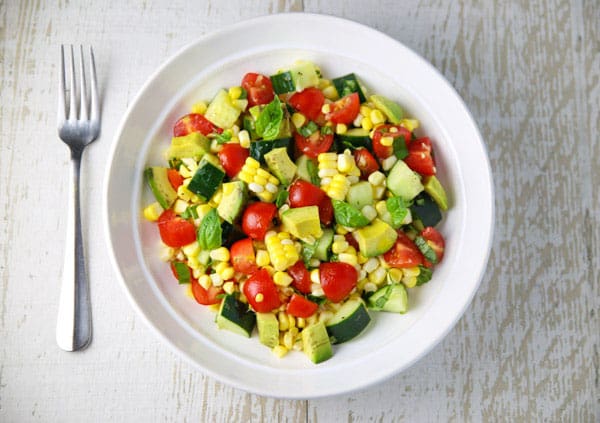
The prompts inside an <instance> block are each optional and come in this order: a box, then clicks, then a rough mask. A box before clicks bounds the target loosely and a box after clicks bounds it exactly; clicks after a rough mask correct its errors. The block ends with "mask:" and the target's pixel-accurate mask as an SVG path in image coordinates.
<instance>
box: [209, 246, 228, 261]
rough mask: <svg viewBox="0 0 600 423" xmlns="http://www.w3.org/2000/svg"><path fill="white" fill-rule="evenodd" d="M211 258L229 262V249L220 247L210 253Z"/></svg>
mask: <svg viewBox="0 0 600 423" xmlns="http://www.w3.org/2000/svg"><path fill="white" fill-rule="evenodd" d="M210 258H211V259H213V260H217V261H223V262H228V261H229V258H230V254H229V250H228V249H227V247H219V248H216V249H214V250H212V251H211V252H210Z"/></svg>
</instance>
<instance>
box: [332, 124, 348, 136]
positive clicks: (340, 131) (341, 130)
mask: <svg viewBox="0 0 600 423" xmlns="http://www.w3.org/2000/svg"><path fill="white" fill-rule="evenodd" d="M346 132H348V127H347V126H346V125H345V124H343V123H338V124H337V125H335V133H336V134H340V135H342V134H345V133H346Z"/></svg>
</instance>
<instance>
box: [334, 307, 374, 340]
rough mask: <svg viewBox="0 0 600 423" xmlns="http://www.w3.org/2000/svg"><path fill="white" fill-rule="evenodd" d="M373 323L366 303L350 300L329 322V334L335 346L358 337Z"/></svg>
mask: <svg viewBox="0 0 600 423" xmlns="http://www.w3.org/2000/svg"><path fill="white" fill-rule="evenodd" d="M370 321H371V316H369V312H368V311H367V308H366V307H365V304H364V302H363V301H362V300H361V299H359V298H357V299H353V300H348V301H346V302H345V303H344V305H342V307H340V309H339V310H338V311H337V312H336V313H335V314H334V316H333V317H332V318H331V319H330V320H329V322H327V326H326V327H327V333H328V334H329V337H330V339H331V342H332V343H333V344H341V343H342V342H346V341H349V340H351V339H352V338H354V337H356V336H358V334H360V333H361V332H362V331H363V330H364V329H365V328H366V327H367V325H368V324H369V322H370Z"/></svg>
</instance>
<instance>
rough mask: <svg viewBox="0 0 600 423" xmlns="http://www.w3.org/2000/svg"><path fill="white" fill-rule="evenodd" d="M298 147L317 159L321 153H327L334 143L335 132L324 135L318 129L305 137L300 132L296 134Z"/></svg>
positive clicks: (295, 138) (295, 139) (302, 151)
mask: <svg viewBox="0 0 600 423" xmlns="http://www.w3.org/2000/svg"><path fill="white" fill-rule="evenodd" d="M294 141H295V143H296V148H297V149H298V151H300V152H301V153H303V154H306V155H307V156H308V157H312V158H313V159H316V158H317V157H318V156H319V154H320V153H325V152H326V151H328V150H329V148H330V147H331V144H333V134H327V135H323V134H321V131H316V132H314V133H313V134H312V135H310V136H309V137H303V136H302V135H300V134H299V133H296V134H294Z"/></svg>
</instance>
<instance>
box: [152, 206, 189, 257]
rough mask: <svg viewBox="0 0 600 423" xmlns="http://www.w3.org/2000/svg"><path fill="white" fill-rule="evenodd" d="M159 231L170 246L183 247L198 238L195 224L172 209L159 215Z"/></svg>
mask: <svg viewBox="0 0 600 423" xmlns="http://www.w3.org/2000/svg"><path fill="white" fill-rule="evenodd" d="M158 231H159V233H160V238H161V239H162V241H163V242H164V243H165V244H167V245H168V246H169V247H174V248H177V247H183V246H184V245H188V244H191V243H192V242H194V241H195V240H196V227H195V226H194V224H193V223H191V222H189V221H187V220H185V219H182V218H181V217H179V216H177V215H176V214H175V212H174V211H173V210H171V209H169V210H165V211H164V212H162V214H161V215H160V216H159V218H158Z"/></svg>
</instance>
